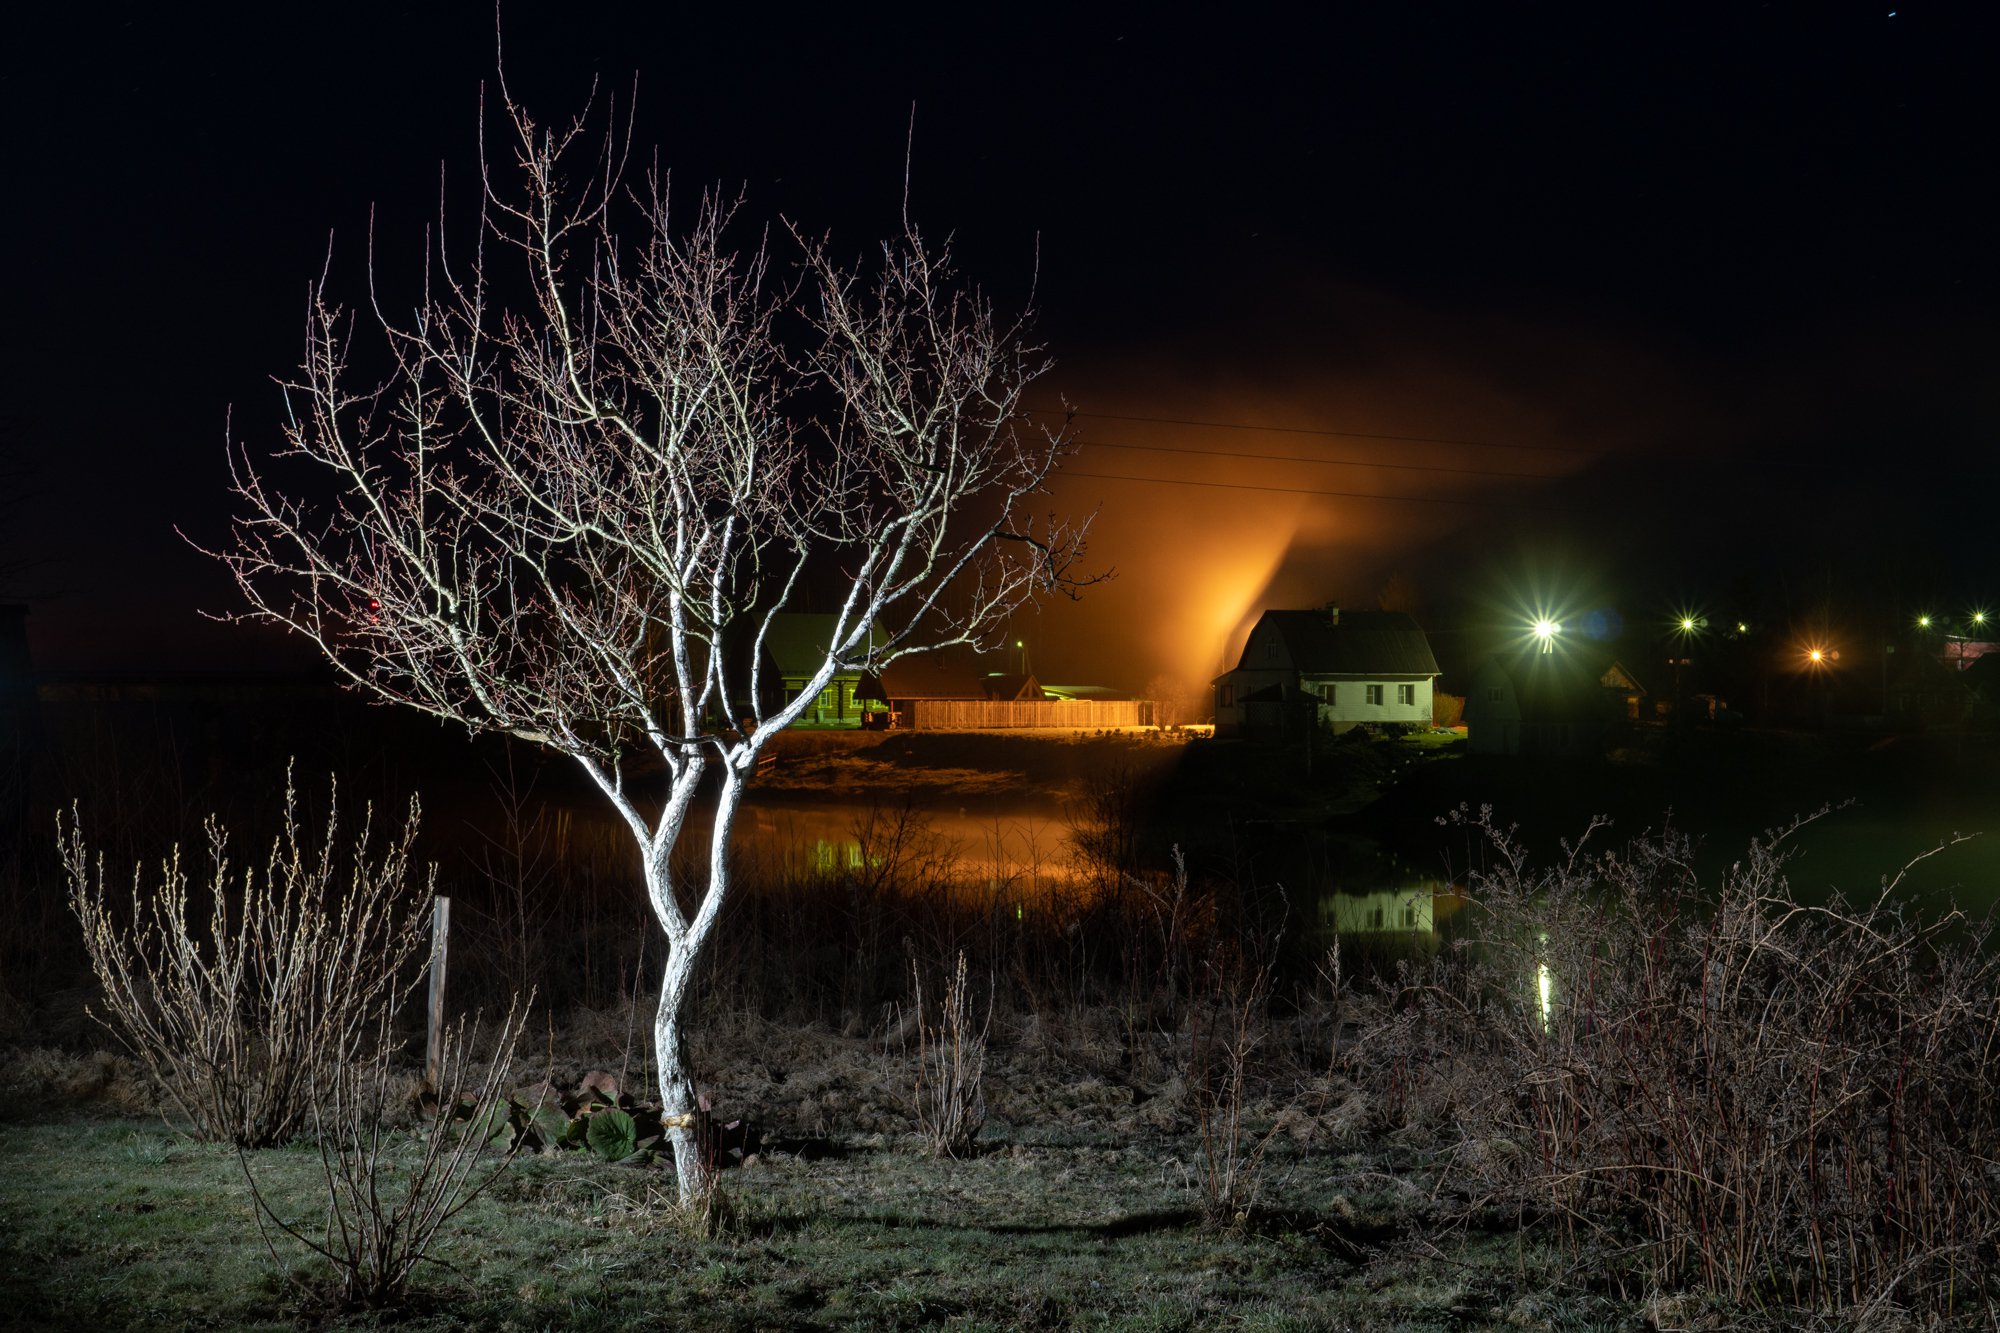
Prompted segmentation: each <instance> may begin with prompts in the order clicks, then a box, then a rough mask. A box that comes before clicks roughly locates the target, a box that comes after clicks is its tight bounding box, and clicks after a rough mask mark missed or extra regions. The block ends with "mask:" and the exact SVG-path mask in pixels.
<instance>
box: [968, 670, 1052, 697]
mask: <svg viewBox="0 0 2000 1333" xmlns="http://www.w3.org/2000/svg"><path fill="white" fill-rule="evenodd" d="M982 683H983V684H984V686H985V688H986V697H987V698H989V699H1000V700H1003V701H1018V700H1022V699H1043V698H1046V697H1048V696H1046V695H1045V694H1043V693H1042V683H1041V682H1040V681H1038V680H1036V679H1035V673H1034V672H1032V671H1029V672H1025V673H1023V672H1012V671H1000V672H993V673H991V674H989V675H988V676H987V677H986V679H985V681H984V682H982Z"/></svg>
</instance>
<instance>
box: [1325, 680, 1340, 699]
mask: <svg viewBox="0 0 2000 1333" xmlns="http://www.w3.org/2000/svg"><path fill="white" fill-rule="evenodd" d="M1339 694H1340V687H1339V686H1338V685H1331V684H1329V685H1328V686H1327V687H1326V701H1327V702H1328V703H1334V702H1337V700H1338V696H1339Z"/></svg>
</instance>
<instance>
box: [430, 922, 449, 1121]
mask: <svg viewBox="0 0 2000 1333" xmlns="http://www.w3.org/2000/svg"><path fill="white" fill-rule="evenodd" d="M450 944H451V899H449V898H433V899H431V994H430V1014H429V1018H428V1020H427V1021H426V1023H425V1037H424V1078H425V1079H426V1080H427V1081H428V1082H429V1084H430V1088H431V1091H432V1092H436V1091H437V1090H438V1087H439V1084H438V1078H439V1076H440V1075H441V1074H442V1073H443V1072H444V1071H443V1069H442V1065H443V1062H444V973H445V955H446V953H447V951H448V948H449V946H450Z"/></svg>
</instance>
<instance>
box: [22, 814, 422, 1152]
mask: <svg viewBox="0 0 2000 1333" xmlns="http://www.w3.org/2000/svg"><path fill="white" fill-rule="evenodd" d="M333 795H337V792H335V793H333V794H330V796H329V802H328V809H327V817H326V827H325V830H324V832H323V834H322V836H321V837H320V838H319V840H318V841H317V843H314V842H311V841H309V839H308V835H307V833H306V831H305V830H304V829H303V828H302V827H301V825H300V821H299V817H298V809H297V799H296V793H295V792H294V790H293V787H292V784H291V781H290V778H289V775H288V776H287V780H286V783H285V805H284V830H283V832H282V833H281V834H280V835H279V837H278V838H277V839H276V841H275V842H274V843H273V844H272V848H271V853H270V856H269V858H268V859H267V861H266V862H265V865H264V871H263V873H262V874H261V875H259V874H258V873H256V872H255V871H254V870H250V871H245V872H244V873H243V874H242V875H241V876H240V878H239V877H238V876H236V875H235V874H234V873H233V872H232V868H231V866H230V861H229V834H228V831H227V830H226V829H225V828H223V827H222V825H221V823H220V822H219V821H218V820H216V819H215V818H213V817H211V818H210V819H209V820H208V822H207V824H206V825H205V830H206V833H207V841H208V864H209V873H208V876H207V880H206V885H205V889H206V902H205V904H203V905H204V906H205V907H206V916H207V922H206V926H205V928H201V927H197V926H195V925H194V924H193V923H192V922H191V919H190V918H191V917H193V918H194V919H195V920H199V918H200V916H201V915H202V912H201V911H200V909H199V908H192V904H193V902H194V899H193V896H192V895H191V893H190V885H189V877H188V873H187V871H186V870H185V869H184V868H183V866H182V862H181V853H180V848H178V847H176V848H174V850H173V851H172V852H171V853H170V854H169V855H168V856H167V858H166V860H165V861H164V862H163V863H162V864H161V867H160V872H159V878H158V881H157V883H156V884H155V885H154V886H153V887H151V888H150V889H149V888H148V887H147V883H146V880H145V877H144V874H143V872H142V871H141V869H140V868H138V867H135V868H134V870H133V874H132V895H131V902H130V905H129V909H128V910H125V911H123V912H121V911H119V910H117V909H115V908H114V907H113V905H112V902H111V898H110V895H109V894H108V892H107V891H106V887H105V869H104V860H103V857H102V856H101V855H99V856H97V857H96V858H93V857H92V856H91V854H90V851H89V849H88V847H87V846H86V845H85V842H84V835H83V828H82V824H81V822H80V821H79V820H78V818H77V816H76V815H75V813H74V812H72V814H71V818H70V821H69V824H68V827H67V828H64V827H63V826H62V825H61V824H60V823H59V824H58V830H57V833H58V841H59V842H60V844H61V851H62V859H63V867H64V870H65V872H66V873H67V876H68V879H69V895H70V904H71V906H72V908H73V909H74V910H75V912H76V915H77V919H78V920H79V921H80V922H81V923H82V925H83V935H84V945H85V948H86V949H87V950H88V952H89V955H90V963H91V968H92V970H93V971H94V972H95V973H96V975H97V979H98V982H99V984H100V985H101V986H102V987H103V992H104V1005H105V1012H104V1013H102V1014H96V1013H93V1017H96V1018H98V1019H99V1021H100V1022H102V1023H104V1025H105V1026H106V1027H108V1028H109V1029H111V1031H112V1032H113V1033H115V1034H116V1035H117V1036H118V1037H119V1038H121V1039H122V1040H123V1041H124V1043H125V1044H126V1046H127V1047H128V1048H129V1049H130V1050H131V1052H132V1054H133V1055H134V1056H135V1057H136V1058H137V1059H138V1060H139V1062H140V1063H141V1064H143V1065H144V1066H145V1067H146V1070H147V1072H148V1073H150V1074H151V1075H152V1076H153V1078H154V1080H155V1081H157V1082H158V1084H159V1085H160V1087H161V1089H162V1090H163V1091H164V1092H165V1094H166V1097H167V1099H168V1101H169V1102H171V1104H172V1105H173V1107H174V1108H176V1109H177V1110H178V1111H179V1112H180V1113H181V1114H182V1115H183V1116H184V1117H186V1119H187V1120H188V1121H190V1122H191V1124H192V1128H193V1132H194V1133H195V1135H196V1136H197V1137H199V1138H202V1139H206V1140H210V1141H213V1142H225V1143H234V1144H237V1145H239V1146H242V1147H258V1146H264V1145H269V1144H275V1143H282V1142H284V1141H286V1140H288V1139H290V1138H292V1137H293V1136H294V1135H296V1134H297V1133H298V1132H299V1131H300V1129H301V1128H302V1127H303V1126H304V1125H305V1123H306V1119H307V1117H308V1115H309V1114H310V1112H311V1110H312V1105H313V1088H314V1087H315V1085H316V1084H318V1085H329V1084H331V1083H332V1082H333V1080H334V1078H335V1074H336V1061H337V1060H338V1058H339V1055H340V1053H341V1052H345V1051H352V1050H353V1049H354V1048H355V1045H356V1042H357V1041H359V1040H361V1039H362V1038H363V1037H364V1036H367V1035H370V1034H373V1033H375V1032H377V1031H385V1030H386V1029H387V1023H388V1020H389V1018H390V1016H392V1015H393V1013H394V1011H395V1009H396V1008H397V1007H398V1005H399V1004H400V1003H401V1001H402V1000H403V999H404V998H406V997H407V996H408V994H409V992H410V990H411V988H412V987H413V986H414V985H415V984H416V981H417V979H418V977H419V975H420V974H419V972H418V970H417V968H416V966H415V964H416V961H417V960H418V958H419V956H420V951H421V949H422V948H423V945H424V943H425V914H424V907H425V905H426V904H427V902H428V901H429V898H430V889H429V886H428V885H427V884H426V885H424V886H422V887H421V888H419V889H418V890H417V891H415V892H412V890H411V887H410V884H409V879H410V876H409V869H410V847H411V844H412V842H413V841H414V840H415V838H416V833H417V819H418V808H417V802H416V801H415V800H414V799H412V800H411V802H410V811H409V819H408V822H407V823H406V824H405V826H404V828H403V831H402V833H401V835H400V836H399V837H397V838H395V839H394V840H392V841H390V842H389V843H388V845H387V846H385V847H383V848H381V849H380V850H379V852H378V851H377V850H376V849H375V848H374V847H373V845H372V844H373V837H372V825H373V814H374V812H373V809H372V807H364V810H363V814H362V819H361V827H360V829H359V831H358V832H357V833H356V834H355V835H354V837H353V839H352V842H351V845H349V846H347V847H346V848H344V849H343V848H342V845H341V842H340V838H339V821H338V817H337V813H336V805H335V802H334V800H333V799H332V796H333ZM343 879H344V880H345V884H344V885H343V884H342V882H341V881H342V880H343ZM191 908H192V910H191Z"/></svg>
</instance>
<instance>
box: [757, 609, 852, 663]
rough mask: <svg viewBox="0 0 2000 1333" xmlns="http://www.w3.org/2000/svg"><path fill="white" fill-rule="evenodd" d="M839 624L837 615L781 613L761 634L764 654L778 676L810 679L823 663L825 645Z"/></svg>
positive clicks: (799, 612) (773, 617) (824, 659)
mask: <svg viewBox="0 0 2000 1333" xmlns="http://www.w3.org/2000/svg"><path fill="white" fill-rule="evenodd" d="M839 623H840V617H838V616H827V615H815V614H813V613H810V612H806V611H781V612H779V613H778V614H777V615H775V616H772V617H771V628H770V629H769V630H767V631H766V632H765V634H764V652H765V655H766V656H768V657H769V658H770V659H771V665H772V666H775V667H776V668H777V669H778V674H779V675H780V676H810V675H812V673H813V672H815V671H817V670H819V668H820V664H821V663H822V662H824V661H826V645H827V644H828V643H829V642H830V641H831V640H832V639H833V629H834V626H835V625H837V624H839Z"/></svg>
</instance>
